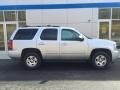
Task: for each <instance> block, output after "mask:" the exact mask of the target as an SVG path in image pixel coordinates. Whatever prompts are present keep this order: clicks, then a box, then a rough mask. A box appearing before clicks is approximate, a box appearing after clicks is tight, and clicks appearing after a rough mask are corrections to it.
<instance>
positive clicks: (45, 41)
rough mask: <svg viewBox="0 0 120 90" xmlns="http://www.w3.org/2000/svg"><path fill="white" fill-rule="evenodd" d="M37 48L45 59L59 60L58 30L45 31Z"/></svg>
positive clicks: (48, 29)
mask: <svg viewBox="0 0 120 90" xmlns="http://www.w3.org/2000/svg"><path fill="white" fill-rule="evenodd" d="M37 46H38V48H39V49H40V50H41V52H42V55H43V58H44V59H59V40H58V29H57V28H46V29H43V31H42V33H41V35H40V38H39V39H38V41H37Z"/></svg>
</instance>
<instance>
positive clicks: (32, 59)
mask: <svg viewBox="0 0 120 90" xmlns="http://www.w3.org/2000/svg"><path fill="white" fill-rule="evenodd" d="M22 61H23V65H24V66H25V67H26V68H28V69H37V68H39V67H40V65H41V58H40V56H39V55H38V54H37V53H34V52H32V53H26V54H25V56H24V57H23V60H22Z"/></svg>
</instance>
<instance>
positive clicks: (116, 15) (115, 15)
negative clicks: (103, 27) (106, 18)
mask: <svg viewBox="0 0 120 90" xmlns="http://www.w3.org/2000/svg"><path fill="white" fill-rule="evenodd" d="M112 19H120V8H113V9H112Z"/></svg>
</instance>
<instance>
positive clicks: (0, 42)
mask: <svg viewBox="0 0 120 90" xmlns="http://www.w3.org/2000/svg"><path fill="white" fill-rule="evenodd" d="M4 49H5V46H4V32H3V25H2V24H0V50H4Z"/></svg>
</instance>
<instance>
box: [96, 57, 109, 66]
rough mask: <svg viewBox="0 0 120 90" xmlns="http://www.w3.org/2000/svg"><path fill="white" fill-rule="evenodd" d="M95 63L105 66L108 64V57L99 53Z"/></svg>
mask: <svg viewBox="0 0 120 90" xmlns="http://www.w3.org/2000/svg"><path fill="white" fill-rule="evenodd" d="M95 63H96V65H97V66H99V67H103V66H105V65H106V63H107V59H106V57H105V56H104V55H99V56H97V57H96V58H95Z"/></svg>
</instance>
